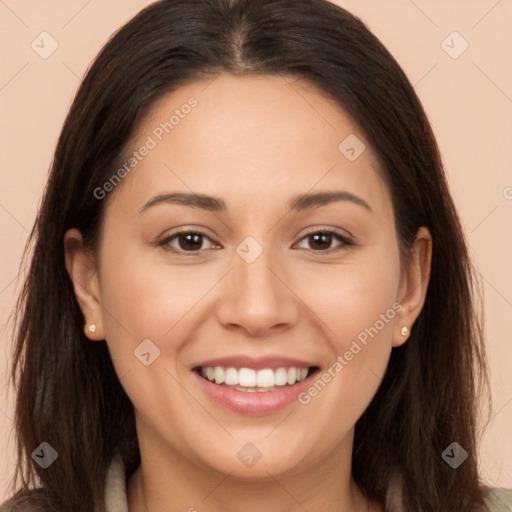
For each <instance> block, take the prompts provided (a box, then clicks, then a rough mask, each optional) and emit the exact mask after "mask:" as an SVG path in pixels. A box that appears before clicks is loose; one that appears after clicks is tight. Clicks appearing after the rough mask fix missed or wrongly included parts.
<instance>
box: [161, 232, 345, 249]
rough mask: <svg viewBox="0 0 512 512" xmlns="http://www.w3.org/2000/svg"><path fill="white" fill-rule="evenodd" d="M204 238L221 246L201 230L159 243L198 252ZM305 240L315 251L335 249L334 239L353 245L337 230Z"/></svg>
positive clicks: (318, 233)
mask: <svg viewBox="0 0 512 512" xmlns="http://www.w3.org/2000/svg"><path fill="white" fill-rule="evenodd" d="M204 239H207V240H210V242H212V245H213V246H216V247H217V248H218V247H219V246H218V245H216V244H215V243H214V242H213V241H212V240H211V239H210V238H209V237H208V236H206V235H205V234H204V233H201V232H199V231H180V232H178V233H174V234H173V235H170V236H167V237H165V238H164V239H163V240H162V241H160V242H159V243H158V245H159V246H162V247H164V248H166V249H169V248H170V249H174V250H177V251H178V252H180V251H181V252H198V251H200V250H202V249H204V247H203V242H204ZM303 241H306V242H309V243H310V244H312V245H313V247H310V248H309V250H312V251H314V252H328V251H329V250H331V249H333V247H332V246H331V245H332V242H333V241H338V242H339V243H338V247H343V246H347V245H352V242H351V241H350V240H349V239H348V238H346V237H345V236H343V235H340V234H339V233H336V232H335V231H327V230H325V231H323V230H322V231H314V232H311V233H308V234H307V235H306V236H305V237H303V238H302V239H301V240H300V242H299V244H300V243H302V242H303ZM174 242H176V243H177V246H176V245H175V244H174ZM315 246H316V247H315ZM306 249H307V248H306ZM334 249H336V247H334Z"/></svg>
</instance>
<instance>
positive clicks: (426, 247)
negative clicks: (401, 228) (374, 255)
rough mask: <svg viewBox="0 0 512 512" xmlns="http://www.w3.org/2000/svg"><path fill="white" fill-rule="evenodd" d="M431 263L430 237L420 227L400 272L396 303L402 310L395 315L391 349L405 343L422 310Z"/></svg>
mask: <svg viewBox="0 0 512 512" xmlns="http://www.w3.org/2000/svg"><path fill="white" fill-rule="evenodd" d="M431 262H432V236H431V235H430V231H429V230H428V229H427V228H426V227H420V228H419V229H418V232H417V233H416V238H415V240H414V244H413V247H412V248H411V254H410V256H409V258H408V261H407V263H406V264H405V268H404V269H403V270H402V277H401V281H400V288H399V292H398V301H399V303H400V304H401V305H402V309H401V310H400V312H399V314H398V315H397V322H396V324H395V332H394V333H393V347H399V346H400V345H403V344H404V343H405V342H406V341H407V339H408V337H409V333H410V332H411V328H412V326H413V324H414V322H415V321H416V319H417V318H418V316H419V314H420V312H421V310H422V308H423V304H424V303H425V297H426V296H427V288H428V283H429V280H430V265H431ZM403 327H407V332H406V333H405V334H404V333H402V328H403Z"/></svg>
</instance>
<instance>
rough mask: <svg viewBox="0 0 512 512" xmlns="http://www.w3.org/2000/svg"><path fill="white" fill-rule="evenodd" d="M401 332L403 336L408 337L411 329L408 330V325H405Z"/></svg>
mask: <svg viewBox="0 0 512 512" xmlns="http://www.w3.org/2000/svg"><path fill="white" fill-rule="evenodd" d="M400 332H401V333H402V336H407V335H408V334H409V329H408V328H407V326H406V325H404V326H403V327H402V330H401V331H400Z"/></svg>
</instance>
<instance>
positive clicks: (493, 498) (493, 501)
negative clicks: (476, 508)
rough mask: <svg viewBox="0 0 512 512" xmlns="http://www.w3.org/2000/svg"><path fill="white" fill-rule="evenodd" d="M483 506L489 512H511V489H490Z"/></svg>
mask: <svg viewBox="0 0 512 512" xmlns="http://www.w3.org/2000/svg"><path fill="white" fill-rule="evenodd" d="M485 504H486V505H487V507H488V508H489V512H512V489H503V488H495V489H490V490H489V492H488V493H487V496H486V497H485Z"/></svg>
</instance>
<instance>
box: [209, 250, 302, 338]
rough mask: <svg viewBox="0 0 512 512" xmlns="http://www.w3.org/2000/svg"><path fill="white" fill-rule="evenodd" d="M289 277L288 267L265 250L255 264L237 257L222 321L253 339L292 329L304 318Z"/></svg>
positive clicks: (221, 304) (220, 313) (220, 314)
mask: <svg viewBox="0 0 512 512" xmlns="http://www.w3.org/2000/svg"><path fill="white" fill-rule="evenodd" d="M288 276H289V272H287V271H286V268H285V265H284V264H278V263H277V262H276V258H274V257H272V255H271V254H270V251H266V250H263V252H262V254H261V255H260V256H259V257H258V258H257V259H256V260H255V261H253V262H252V263H247V262H246V261H245V260H244V259H243V258H241V257H239V256H238V255H235V257H234V268H233V270H232V271H231V272H230V273H229V275H228V276H227V279H226V282H225V287H224V290H223V298H222V299H221V300H220V301H219V302H218V307H217V318H218V320H219V322H220V323H221V324H222V325H223V326H224V327H225V328H227V329H231V330H233V329H238V330H242V331H245V333H246V334H248V335H250V336H251V337H264V336H267V337H268V336H269V335H270V334H273V333H275V332H277V331H283V330H286V329H289V328H290V327H291V326H293V325H294V324H295V323H296V322H297V321H298V319H299V318H300V300H299V298H298V297H297V295H296V294H295V293H294V292H293V289H292V287H290V284H288V283H287V281H290V279H289V278H288Z"/></svg>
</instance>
